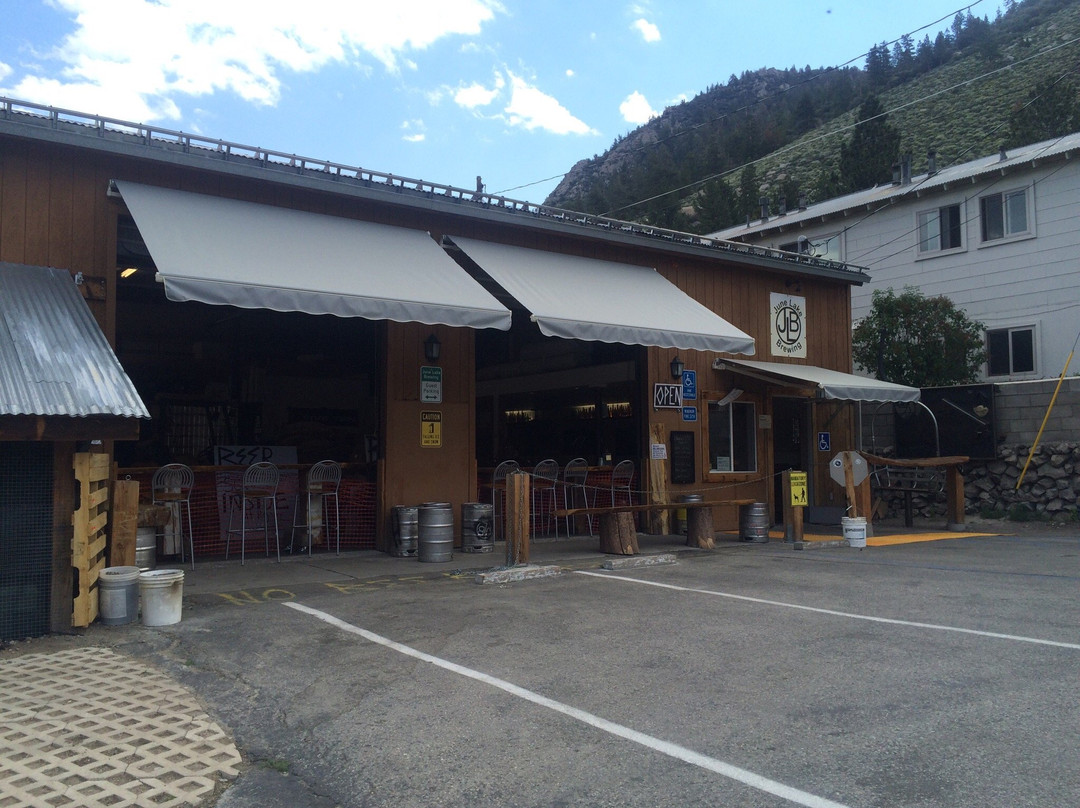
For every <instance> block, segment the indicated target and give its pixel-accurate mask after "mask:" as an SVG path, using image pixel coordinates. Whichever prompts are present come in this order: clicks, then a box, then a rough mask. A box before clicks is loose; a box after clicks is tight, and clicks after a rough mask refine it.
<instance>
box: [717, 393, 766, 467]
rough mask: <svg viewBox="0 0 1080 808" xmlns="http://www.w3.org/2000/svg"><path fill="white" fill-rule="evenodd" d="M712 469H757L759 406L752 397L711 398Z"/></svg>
mask: <svg viewBox="0 0 1080 808" xmlns="http://www.w3.org/2000/svg"><path fill="white" fill-rule="evenodd" d="M708 418H709V426H708V428H709V471H710V472H712V473H720V474H724V473H729V472H730V473H739V472H748V471H757V408H756V407H755V405H754V402H752V401H732V402H729V403H727V404H721V403H720V402H719V401H710V402H709V406H708Z"/></svg>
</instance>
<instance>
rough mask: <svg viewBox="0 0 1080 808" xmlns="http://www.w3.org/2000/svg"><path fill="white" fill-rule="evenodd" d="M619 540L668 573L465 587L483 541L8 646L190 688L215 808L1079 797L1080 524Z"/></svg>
mask: <svg viewBox="0 0 1080 808" xmlns="http://www.w3.org/2000/svg"><path fill="white" fill-rule="evenodd" d="M987 532H989V531H987ZM641 540H642V545H643V547H642V549H643V551H645V553H647V554H649V555H653V556H660V555H665V556H671V558H670V563H662V564H652V565H649V566H640V567H626V568H622V569H618V568H617V569H604V568H603V566H604V562H605V561H610V560H611V559H612V557H610V556H603V555H601V554H599V553H598V552H595V551H594V549H593V545H594V544H595V542H594V541H593V542H588V541H587V540H583V541H581V542H580V544H579V545H576V544H574V543H573V542H549V543H545V542H537V543H535V544H534V546H533V550H534V553H533V558H532V560H533V561H534V563H535V564H536V565H537V566H554V567H558V568H559V574H553V575H548V576H543V577H537V578H531V579H526V580H520V581H515V582H511V583H501V584H496V585H488V586H483V585H477V583H476V577H477V576H476V574H477V572H478V571H479V570H482V569H485V568H490V567H492V566H495V565H497V564H498V563H499V562H500V561H501V560H502V559H500V558H499V557H498V555H497V553H498V551H499V547H497V548H496V554H489V555H488V556H487V557H486V558H482V557H479V556H473V557H469V556H462V555H459V554H457V553H455V555H454V558H453V560H452V562H449V563H446V564H437V565H436V564H422V563H417V562H416V561H414V560H410V559H392V558H390V557H382V558H370V559H367V558H360V557H358V558H355V559H354V558H346V557H345V556H343V557H342V559H337V557H335V556H323V557H318V556H317V557H315V558H313V559H312V561H311V562H306V561H299V560H296V559H289V560H286V561H283V562H282V563H281V564H277V563H276V562H265V561H260V562H259V563H253V562H252V561H251V560H249V562H248V564H246V565H245V566H244V567H243V568H242V570H238V568H239V565H236V564H232V566H231V567H228V568H226V569H225V570H223V571H215V566H214V565H215V564H217V563H218V562H208V563H206V564H197V566H196V571H195V573H194V574H189V577H188V582H187V585H186V588H185V598H184V612H183V619H182V620H181V621H180V622H179V623H177V624H175V625H172V626H165V627H159V628H147V627H143V626H141V625H139V624H137V623H133V624H129V625H127V626H98V625H95V626H94V627H92V628H91V629H90V630H88V631H86V632H84V633H82V634H80V635H79V636H75V637H58V638H47V639H46V640H42V641H34V642H31V643H26V644H17V645H19V646H22V647H20V648H17V649H15V650H14V651H12V650H11V649H9V651H8V652H6V653H33V652H35V651H47V650H49V649H50V648H53V647H63V646H65V645H73V644H82V645H86V644H100V645H107V646H109V647H111V648H113V649H114V650H116V651H118V652H120V653H124V654H127V655H130V656H131V657H133V658H135V659H138V660H140V661H142V662H144V663H147V664H150V665H153V666H154V667H155V668H158V669H160V670H162V671H164V672H166V673H167V674H169V675H170V676H171V677H173V678H174V679H175V680H176V681H178V682H179V683H181V684H182V685H183V686H185V687H187V688H189V689H190V690H191V691H192V692H194V693H196V694H198V697H199V698H200V699H201V701H202V703H203V704H204V706H205V708H206V710H207V712H208V713H209V714H210V715H211V716H213V717H214V718H215V719H216V720H217V722H218V723H219V724H220V725H221V726H222V727H224V728H225V729H226V730H227V731H229V732H231V733H232V735H233V737H234V739H235V743H236V746H237V747H238V748H239V750H240V753H241V754H242V755H243V758H244V761H245V764H244V766H243V767H242V770H241V772H240V774H239V776H238V777H237V778H236V779H235V780H234V781H232V782H231V783H229V784H228V785H227V787H224V786H223V787H222V788H221V789H220V790H219V791H218V792H217V793H215V794H214V795H213V796H212V797H211V798H209V799H208V800H207V801H206V802H204V803H203V804H207V805H210V804H216V805H219V806H223V807H224V808H247V806H270V808H273V806H278V805H281V806H286V805H288V806H306V805H311V806H334V805H341V806H413V805H416V806H421V805H439V806H465V805H469V806H477V805H491V806H514V805H520V806H554V805H565V806H571V805H572V806H595V805H613V806H614V805H620V806H658V805H724V806H749V807H750V808H756V807H757V806H781V805H783V806H788V805H807V806H820V807H822V808H823V807H825V806H901V805H904V806H907V805H911V806H949V808H961V807H963V806H980V807H981V806H993V805H1001V806H1040V808H1042V807H1043V806H1052V805H1076V804H1080V737H1078V736H1080V734H1078V733H1077V732H1076V727H1077V726H1080V707H1078V705H1077V699H1076V697H1075V691H1076V675H1075V671H1076V665H1077V661H1078V660H1080V599H1078V598H1077V592H1078V591H1080V590H1078V588H1077V584H1078V583H1080V531H1077V530H1076V529H1075V528H1073V529H1064V530H1063V529H1055V530H1042V531H1040V530H1038V529H1037V528H1036V529H1026V530H1024V531H1018V532H1015V533H1012V534H1006V533H1003V532H1001V531H998V535H983V536H972V537H964V538H944V539H941V540H938V541H933V542H918V543H910V544H909V543H905V544H891V545H885V546H878V547H868V548H866V549H865V550H857V549H855V548H849V547H844V546H841V545H840V543H839V542H830V541H828V540H827V539H824V540H823V541H822V542H821V543H820V544H819V545H817V548H816V549H810V550H806V551H804V552H797V551H795V550H794V549H793V547H792V546H791V545H790V544H786V543H784V542H780V541H775V540H774V541H771V542H769V543H765V544H757V543H746V542H738V541H721V542H720V543H719V544H718V548H717V549H716V550H713V551H696V550H695V551H691V550H688V549H687V548H685V546H684V545H682V543H681V541H680V540H679V539H678V537H644V536H643V537H641ZM362 562H363V563H365V564H367V566H360V565H361V563H362ZM549 562H550V563H549ZM200 572H202V573H203V574H202V576H201V577H200ZM0 659H2V657H0Z"/></svg>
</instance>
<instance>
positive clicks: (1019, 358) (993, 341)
mask: <svg viewBox="0 0 1080 808" xmlns="http://www.w3.org/2000/svg"><path fill="white" fill-rule="evenodd" d="M1034 371H1035V327H1034V326H1030V325H1026V326H1020V327H1017V328H991V329H989V330H988V331H987V332H986V375H987V376H1012V375H1017V374H1022V373H1033V372H1034Z"/></svg>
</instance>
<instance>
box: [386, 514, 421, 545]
mask: <svg viewBox="0 0 1080 808" xmlns="http://www.w3.org/2000/svg"><path fill="white" fill-rule="evenodd" d="M392 510H393V515H394V518H393V542H392V546H391V547H390V555H392V556H397V557H398V558H415V557H416V553H417V525H418V519H419V515H420V514H419V512H420V509H419V508H418V507H416V506H415V505H395V506H394V507H393V509H392Z"/></svg>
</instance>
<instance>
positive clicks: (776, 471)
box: [772, 397, 812, 524]
mask: <svg viewBox="0 0 1080 808" xmlns="http://www.w3.org/2000/svg"><path fill="white" fill-rule="evenodd" d="M772 405H773V406H772V410H773V423H772V428H773V522H774V524H779V523H780V522H782V521H783V519H784V503H783V479H782V477H781V474H780V472H782V471H786V470H788V469H792V470H796V471H809V470H810V449H811V448H812V447H811V441H810V437H811V435H810V402H809V401H808V400H807V399H805V398H781V397H774V398H773V400H772Z"/></svg>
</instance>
